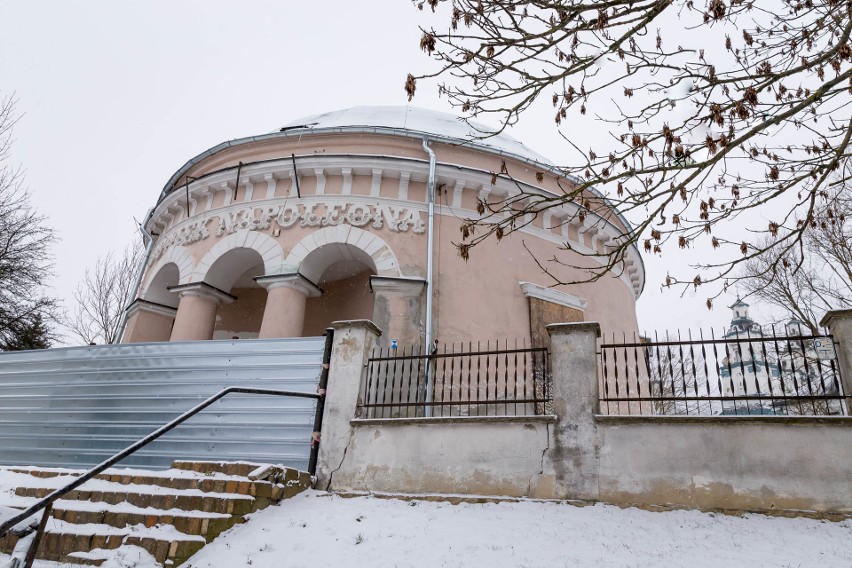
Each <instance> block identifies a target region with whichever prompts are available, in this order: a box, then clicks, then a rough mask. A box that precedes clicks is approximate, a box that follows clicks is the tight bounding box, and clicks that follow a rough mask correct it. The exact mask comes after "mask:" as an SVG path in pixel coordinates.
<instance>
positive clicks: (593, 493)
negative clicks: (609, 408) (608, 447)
mask: <svg viewBox="0 0 852 568" xmlns="http://www.w3.org/2000/svg"><path fill="white" fill-rule="evenodd" d="M547 332H548V333H549V334H550V341H551V360H550V365H551V370H552V373H553V390H552V392H553V411H554V414H556V416H557V421H556V424H555V425H554V426H553V427H552V428H551V434H550V447H549V450H548V451H547V452H546V455H545V456H544V462H543V465H544V467H543V468H542V469H543V471H542V476H540V477H541V479H540V481H539V487H531V493H532V496H537V495H542V496H544V495H548V494H550V495H551V498H553V497H556V498H558V499H560V498H561V499H597V498H598V494H599V491H598V470H599V467H598V457H597V454H598V450H599V447H600V441H599V439H598V430H597V426H596V423H595V414H596V413H597V411H598V368H597V365H598V363H597V357H596V340H597V338H598V337H600V335H601V329H600V325H598V323H597V322H577V323H555V324H551V325H548V326H547Z"/></svg>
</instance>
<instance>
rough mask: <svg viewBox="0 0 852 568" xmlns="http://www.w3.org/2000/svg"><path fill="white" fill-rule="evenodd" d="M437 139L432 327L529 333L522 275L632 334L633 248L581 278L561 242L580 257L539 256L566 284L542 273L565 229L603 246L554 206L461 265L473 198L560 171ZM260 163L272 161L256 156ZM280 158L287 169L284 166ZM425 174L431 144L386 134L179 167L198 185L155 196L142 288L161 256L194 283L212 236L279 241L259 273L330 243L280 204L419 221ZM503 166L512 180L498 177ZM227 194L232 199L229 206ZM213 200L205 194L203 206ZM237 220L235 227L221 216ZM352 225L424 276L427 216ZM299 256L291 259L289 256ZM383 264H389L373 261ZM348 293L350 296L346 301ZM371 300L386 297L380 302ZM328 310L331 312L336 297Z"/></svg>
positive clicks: (407, 274) (314, 140)
mask: <svg viewBox="0 0 852 568" xmlns="http://www.w3.org/2000/svg"><path fill="white" fill-rule="evenodd" d="M433 147H434V149H435V152H436V154H437V157H438V168H437V182H438V195H437V199H436V221H435V278H434V333H433V336H434V337H436V338H438V339H439V340H440V341H442V342H448V343H449V342H453V341H469V340H476V339H482V340H486V339H497V338H499V339H501V340H502V339H509V340H510V341H514V340H516V339H517V340H518V341H519V342H522V343H523V342H526V343H529V342H530V341H531V334H530V326H531V323H530V309H529V301H528V299H527V297H526V296H525V295H524V293H523V292H522V290H521V289H520V286H519V282H522V281H523V282H533V283H536V284H540V285H541V286H543V287H553V289H554V290H557V291H563V292H567V293H570V294H572V295H573V296H576V297H578V298H581V299H583V300H586V301H587V307H586V309H585V310H584V317H585V318H586V319H594V320H597V321H600V322H601V323H602V325H603V326H604V328H605V329H606V330H607V331H608V332H615V333H619V334H620V333H628V334H631V333H634V332H636V331H637V329H638V323H637V321H636V311H635V301H636V297H637V296H638V292H639V290H640V287H641V286H640V283H641V279H642V278H644V276H643V275H642V269H641V261H640V260H639V258H638V253H637V256H636V258H635V259H633V260H632V261H631V264H630V265H629V267H630V270H629V271H628V270H624V271H621V272H615V273H614V275H613V276H605V277H604V278H602V279H600V280H598V281H596V282H593V283H582V284H568V283H570V282H574V281H582V280H584V279H586V278H588V273H587V271H586V270H585V269H584V268H583V267H592V266H596V261H595V260H593V259H588V258H582V257H580V256H579V255H577V254H576V253H573V252H571V251H562V252H560V253H559V254H560V255H561V256H562V258H563V259H564V260H566V261H568V262H569V264H570V263H572V262H573V263H576V264H577V265H578V266H579V268H571V267H569V266H560V265H554V266H548V268H549V269H551V270H552V273H553V276H554V277H555V278H556V279H558V281H559V282H562V284H559V283H558V282H557V281H555V280H554V279H553V278H551V277H550V276H547V275H545V274H544V273H543V272H542V270H541V267H540V266H539V265H538V264H537V263H536V259H538V260H540V261H545V260H546V259H548V258H550V257H552V256H553V254H554V252H556V247H557V246H558V245H559V244H560V243H564V242H565V240H566V239H573V240H574V241H575V243H574V246H575V247H576V248H578V249H579V250H586V251H591V250H592V248H591V247H593V246H594V247H596V248H597V250H602V245H601V243H600V242H598V241H592V240H591V238H590V235H591V234H592V233H586V234H584V235H581V234H580V232H579V231H580V229H578V228H577V227H569V226H567V225H565V226H560V224H559V223H557V222H555V221H553V218H550V217H548V215H549V214H548V215H539V216H536V217H535V218H534V219H532V220H531V223H530V225H529V226H528V227H526V228H523V229H521V230H520V231H519V232H518V233H516V234H512V235H508V236H507V237H505V238H503V239H502V241H500V242H499V243H498V242H497V241H496V239H494V238H490V239H487V240H485V241H484V242H482V243H481V244H480V245H478V246H477V247H476V248H475V249H473V250H472V251H471V253H470V259H469V260H468V261H467V262H465V261H464V260H463V259H462V258H461V257H460V256H459V254H458V251H457V248H456V246H455V245H456V244H457V243H458V242H459V241H460V240H461V239H460V234H461V233H460V229H461V226H462V224H463V222H464V221H463V220H464V219H465V218H470V217H475V216H476V215H477V213H476V211H475V209H476V205H477V201H478V200H479V199H481V198H484V199H486V200H489V201H491V202H493V201H494V200H495V199H498V198H499V197H496V196H497V194H498V193H505V192H507V191H508V192H511V191H513V188H517V185H518V184H521V183H522V184H531V187H532V186H535V187H537V188H541V189H544V190H547V191H552V192H561V191H562V188H561V187H560V183H561V184H565V183H567V182H566V180H564V179H563V180H558V179H557V178H556V177H555V176H554V175H553V174H551V173H550V172H547V171H544V170H542V169H541V168H538V167H536V166H534V165H531V164H528V163H524V162H521V161H518V160H514V159H512V158H506V157H503V156H499V155H494V154H490V153H487V152H483V151H480V150H476V149H471V148H465V147H458V146H450V145H447V144H440V143H437V142H436V143H434V144H433ZM290 154H296V155H297V156H298V158H297V159H298V163H299V164H300V165H299V166H298V167H297V171H298V173H299V192H300V194H301V197H299V196H297V195H296V183H295V178H294V176H293V175H292V162H291V160H289V159H287V160H282V159H281V158H280V157H281V156H289V155H290ZM275 158H278V160H277V161H276V160H275ZM262 160H271V161H270V162H267V163H259V162H260V161H262ZM241 161H242V162H243V163H244V164H249V165H244V166H242V167H241V169H240V172H241V174H240V185H239V186H238V187H236V188H235V187H234V181H235V180H236V171H235V170H229V171H226V172H219V173H216V172H217V171H219V170H222V168H227V167H230V166H234V165H236V164H237V163H238V162H241ZM286 168H290V170H289V173H288V172H287V170H286ZM427 171H428V164H427V162H426V154H425V153H424V151H423V149H422V146H421V142H420V141H419V140H413V139H410V138H402V137H393V136H389V135H377V134H373V135H366V134H336V135H315V136H312V135H305V136H303V137H299V138H292V139H291V138H288V139H281V140H274V141H263V142H256V143H247V144H243V145H240V146H236V147H233V148H229V149H227V150H223V151H221V152H218V153H216V154H214V155H213V156H210V157H208V158H206V159H204V160H201V161H200V162H199V163H198V164H196V165H194V166H193V167H191V168H190V169H189V170H188V171H187V175H190V176H193V177H195V178H201V180H202V181H194V182H192V183H191V184H190V185H189V186H188V188H181V190H180V191H175V192H174V194H173V195H172V196H169V197H167V198H166V199H165V200H163V202H162V203H161V204H160V205H159V206H158V207H157V210H156V212H155V215H154V218H153V219H152V220H151V221H150V222H149V228H151V229H155V230H156V232H158V233H160V234H161V237H159V241H158V243H157V245H156V246H155V248H154V252H153V255H152V257H151V259H150V261H149V263H148V270H147V272H146V275H145V277H144V279H143V286H142V290H143V293H142V297H143V298H147V296H146V295H150V294H152V293H153V292H152V291H151V290H149V289H148V286H149V285H150V284H151V283H152V282H153V281H154V276H155V273H156V272H157V271H158V270H159V269H160V268H161V267H162V263H163V262H164V261H165V260H168V259H169V258H175V259H177V260H178V261H180V262H182V263H183V264H184V265H186V266H182V267H181V276H180V278H181V282H180V283H181V284H184V283H189V282H197V281H201V280H203V278H204V266H206V265H207V264H206V263H208V264H209V262H212V261H208V260H205V259H207V257H208V256H209V255H210V254H212V253H213V252H215V251H216V250H217V249H216V247H217V245H219V244H220V243H223V242H226V240H227V239H229V238H233V236H234V235H235V234H238V233H239V232H240V231H249V232H251V233H262V234H263V235H265V237H266V238H267V240H271V241H272V242H273V243H274V244H273V245H268V244H267V241H263V243H262V244H258V245H257V246H258V247H261V246H262V247H267V248H268V246H274V247H275V248H276V249H277V250H278V251H279V252H280V257H281V258H280V259H279V260H276V261H275V262H273V263H272V264H274V266H267V267H266V273H267V274H272V273H275V272H276V271H279V272H280V271H286V270H293V269H296V268H298V269H300V270H302V268H301V267H300V266H292V265H291V264H293V263H298V262H300V260H299V259H300V258H301V257H300V255H302V253H305V252H307V249H306V248H305V247H306V246H311V245H310V244H308V245H306V244H305V243H313V245H318V244H328V243H329V240H328V239H329V237H328V236H323V237H322V240H323V242H320V243H317V242H314V239H313V237H314V236H316V235H318V234H319V232H320V231H322V230H323V229H327V227H322V226H319V224H318V223H315V225H316V226H302V225H304V224H306V223H305V222H304V221H299V222H295V223H293V224H292V225H291V224H289V222H287V223H285V224H286V225H287V226H282V225H281V224H280V222H279V221H278V220H277V219H278V218H277V217H275V215H274V212H276V211H279V208H281V207H288V206H289V207H293V206H297V205H298V206H301V207H305V208H308V209H310V208H311V207H315V208H316V211H318V212H320V213H321V214H322V213H325V212H327V211H328V209H329V208H334V207H342V206H343V205H344V204H350V205H351V204H354V203H360V204H364V205H367V206H370V207H374V208H375V207H378V208H382V207H385V208H388V207H390V208H392V209H390V211H394V212H397V213H402V216H403V217H404V216H406V215H411V216H410V217H409V219H414V220H419V222H421V223H422V224H425V222H426V220H427V215H426V211H427V203H426V178H427ZM506 171H508V172H509V174H510V175H511V179H509V176H508V175H507V174H505V173H501V172H506ZM406 176H407V178H406ZM539 179H540V181H539ZM184 189H188V190H189V193H190V197H191V199H192V201H193V202H194V203H193V205H192V207H193V210H194V214H193V215H191V216H190V218H188V219H187V218H186V212H185V210H186V207H185V202H184V201H185V195H186V191H184ZM181 199H183V200H184V201H181ZM228 201H230V203H229V204H227V205H226V202H228ZM208 202H210V203H212V206H211V207H210V208H208ZM181 204H183V206H181ZM386 210H387V209H386ZM602 213H603V212H602ZM241 215H243V218H246V216H250V217H252V218H260V217H263V216H268V218H267V222H266V224H265V225H264V224H263V223H261V225H263V226H255V227H250V228H240V227H239V220H240V218H241V217H240V216H241ZM285 217H286V215H285ZM607 217H608V218H609V219H610V221H611V222H613V223H615V225H618V224H619V223H620V222H619V221H618V219H617V218H616V217H615V216H614V215H612V214H611V212H610V213H607ZM234 222H236V225H234V226H233V227H232V226H230V225H231V224H232V223H234ZM307 224H308V225H310V223H307ZM350 225H351V223H343V224H341V225H338V227H343V229H341V230H342V231H345V230H346V229H345V227H347V226H350ZM193 230H195V231H196V233H197V232H198V231H199V230H200V231H206V233H205V234H206V236H205V235H200V236H199V234H196V235H195V237H191V238H186V237H187V235H191V234H192V232H193ZM359 230H364V231H367V232H369V233H370V234H373V235H376V236H377V237H379V238H380V239H381V240H382V242H383V243H385V244H386V246H387V249H388V250H389V251H390V255H391V256H392V260H391V261H387V260H386V259H385V260H382V258H381V257H380V258H377V259H375V260H376V262H374V264H377V266H376V272H377V273H378V274H385V275H392V276H400V277H404V278H419V279H423V278H425V276H426V252H427V235H426V233H425V231H424V230H423V226H422V225H421V226H420V228H419V230H415V228H414V227H411V226H409V227H406V228H405V229H404V230H402V229H400V230H393V229H392V228H391V227H389V223H388V222H387V219H385V221H384V223H383V224H382V226H381V227H380V228H379V227H375V226H374V225H373V224H372V223H369V224H366V225H364V224H362V226H361V227H359ZM228 242H229V241H228ZM351 246H353V247H355V248H359V247H362V244H361V243H357V242H356V243H351ZM276 254H278V253H276ZM302 256H303V255H302ZM294 258H295V259H297V260H295V261H294V260H292V259H294ZM382 262H384V266H378V264H379V263H382ZM388 262H390V264H388ZM383 269H384V271H383ZM323 287H324V288H328V289H329V290H331V289H332V288H333V287H329V286H323ZM224 291H225V292H228V290H224ZM261 293H262V292H261ZM234 295H237V294H234ZM361 297H362V298H363V299H364V300H365V301H367V304H365V305H364V306H361V307H359V308H353V310H352V311H351V316H352V317H356V316H358V317H370V318H375V317H376V316H377V315H378V314H375V313H372V312H370V307H369V304H370V302H369V301H368V298H367V297H366V296H364V295H362V296H361ZM354 298H355V296H353V297H352V298H350V299H349V300H348V301H354ZM256 301H257V300H255V302H256ZM325 302H331V303H332V304H333V303H334V302H335V299H334V298H333V297H332V296H330V295H329V296H327V297H320V298H311V299H308V305H309V306H310V307H311V309H309V310H307V312H308V313H318V312H317V306H318V305H320V304H322V303H325ZM415 303H416V302H415ZM380 305H383V304H382V303H381V302H380ZM412 305H414V304H412ZM229 310H230V311H229ZM234 310H236V308H235V307H232V308H226V307H222V308H221V310H220V311H221V314H220V316H221V317H222V318H225V317H231V316H228V315H227V314H229V313H233V311H234ZM328 310H332V311H333V308H332V307H331V305H330V306H329V308H327V311H328ZM234 317H236V316H234ZM311 317H313V316H311ZM317 317H319V316H317ZM326 319H327V318H326ZM305 323H306V325H305V331H304V332H303V333H309V332H310V333H317V332H318V328H319V326H321V325H326V323H317V322H313V321H308V320H307V319H306V322H305ZM222 325H224V327H220V328H217V333H218V332H220V331H221V332H222V333H225V332H228V331H234V332H235V335H236V334H238V333H236V331H237V330H236V327H243V328H245V329H243V331H244V332H245V333H244V335H246V336H251V335H252V333H253V332H252V331H250V330H249V328H251V329H255V330H256V329H257V327H259V323H257V322H256V321H253V323H252V324H251V326H249V325H248V324H247V323H246V324H240V325H236V324H233V325H232V324H222ZM232 327H233V328H234V329H231V328H232ZM420 327H421V328H422V325H421V326H420ZM387 331H388V333H387V335H386V337H396V336H398V335H402V336H407V334H405V333H402V331H400V330H397V329H388V330H387Z"/></svg>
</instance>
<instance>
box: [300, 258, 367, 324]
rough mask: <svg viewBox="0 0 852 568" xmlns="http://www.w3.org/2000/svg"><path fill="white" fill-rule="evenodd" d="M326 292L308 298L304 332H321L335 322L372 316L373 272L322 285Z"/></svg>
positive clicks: (365, 272)
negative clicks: (371, 281)
mask: <svg viewBox="0 0 852 568" xmlns="http://www.w3.org/2000/svg"><path fill="white" fill-rule="evenodd" d="M322 289H323V294H322V296H320V297H317V298H308V301H307V303H306V305H305V329H304V331H303V332H302V335H304V336H305V337H312V336H315V335H322V334H323V333H325V330H326V329H328V326H329V325H331V322H333V321H340V320H357V319H370V318H371V317H372V316H373V294H372V292H370V273H369V272H368V271H364V272H361V273H360V274H356V275H355V276H351V277H349V278H345V279H343V280H338V281H336V282H326V283H324V284H322Z"/></svg>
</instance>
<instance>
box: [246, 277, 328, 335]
mask: <svg viewBox="0 0 852 568" xmlns="http://www.w3.org/2000/svg"><path fill="white" fill-rule="evenodd" d="M255 282H257V283H258V284H260V285H261V286H263V287H264V288H266V307H265V308H264V309H263V321H262V322H261V324H260V333H258V337H259V338H260V339H268V338H273V337H301V336H302V330H303V329H304V327H305V303H306V302H307V300H308V297H316V296H319V295H320V294H322V291H321V290H320V289H319V288H317V287H316V286H315V285H314V284H313V283H312V282H311V281H310V280H308V279H307V278H305V277H304V276H302V275H301V274H298V273H288V274H272V275H269V276H258V277H257V278H255Z"/></svg>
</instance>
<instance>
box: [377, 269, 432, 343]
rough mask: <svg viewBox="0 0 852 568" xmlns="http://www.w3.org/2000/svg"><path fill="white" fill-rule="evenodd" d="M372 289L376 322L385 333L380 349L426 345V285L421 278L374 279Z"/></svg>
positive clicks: (385, 277) (379, 277)
mask: <svg viewBox="0 0 852 568" xmlns="http://www.w3.org/2000/svg"><path fill="white" fill-rule="evenodd" d="M370 287H371V288H372V290H373V294H375V304H374V308H373V321H374V322H375V323H376V325H377V326H378V327H379V328H380V329H383V330H384V336H383V337H382V338H381V340H380V341H379V345H381V346H387V345H390V340H391V339H397V340H398V341H399V345H400V347H401V346H409V345H422V344H423V332H424V328H423V325H424V321H423V319H424V314H423V300H424V296H423V291H424V290H425V289H426V281H425V280H422V279H420V278H394V277H389V276H371V277H370Z"/></svg>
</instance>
